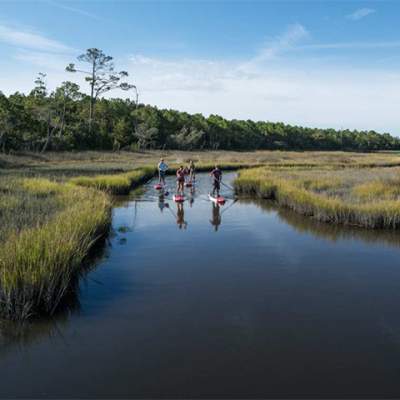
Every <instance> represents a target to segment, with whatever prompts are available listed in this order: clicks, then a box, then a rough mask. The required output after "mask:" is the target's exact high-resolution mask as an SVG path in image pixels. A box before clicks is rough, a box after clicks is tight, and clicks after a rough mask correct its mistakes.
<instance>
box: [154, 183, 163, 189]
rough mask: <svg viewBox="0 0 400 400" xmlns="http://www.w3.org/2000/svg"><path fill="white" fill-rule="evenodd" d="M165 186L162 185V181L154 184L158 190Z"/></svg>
mask: <svg viewBox="0 0 400 400" xmlns="http://www.w3.org/2000/svg"><path fill="white" fill-rule="evenodd" d="M162 188H163V185H161V183H157V184H156V185H154V189H156V190H161V189H162Z"/></svg>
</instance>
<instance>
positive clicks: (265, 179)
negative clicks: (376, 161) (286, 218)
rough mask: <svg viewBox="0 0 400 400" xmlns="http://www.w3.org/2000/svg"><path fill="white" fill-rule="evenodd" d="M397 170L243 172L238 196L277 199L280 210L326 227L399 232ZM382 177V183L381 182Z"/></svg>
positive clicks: (237, 183) (399, 192)
mask: <svg viewBox="0 0 400 400" xmlns="http://www.w3.org/2000/svg"><path fill="white" fill-rule="evenodd" d="M398 173H399V171H398V170H396V169H392V170H391V171H388V170H386V171H382V170H381V169H379V168H373V169H370V170H366V171H363V172H362V171H361V172H360V171H356V170H346V171H343V170H334V169H332V170H329V171H327V170H321V171H318V170H312V171H310V170H308V171H307V170H295V171H292V170H290V171H289V170H286V171H284V170H282V169H278V170H273V169H266V168H256V169H251V170H245V171H242V172H240V175H239V177H238V178H237V179H236V181H235V189H236V191H237V192H238V193H242V194H249V195H253V196H257V197H261V198H268V199H274V200H275V201H277V202H278V203H279V204H280V205H282V206H285V207H288V208H290V209H292V210H294V211H296V212H298V213H300V214H303V215H307V216H312V217H314V218H315V219H317V220H319V221H323V222H330V223H339V224H347V225H357V226H361V227H365V228H391V229H398V228H400V201H398V199H399V198H400V196H399V195H400V190H399V189H398V187H394V186H393V182H394V181H396V176H397V174H398ZM377 177H379V178H380V180H379V181H377Z"/></svg>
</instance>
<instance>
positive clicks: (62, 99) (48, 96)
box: [0, 49, 400, 152]
mask: <svg viewBox="0 0 400 400" xmlns="http://www.w3.org/2000/svg"><path fill="white" fill-rule="evenodd" d="M78 61H79V63H81V64H84V65H86V66H88V68H84V67H83V68H80V67H79V66H76V65H75V64H69V65H68V66H67V68H66V70H67V71H69V72H71V73H81V74H84V75H85V80H86V82H87V83H88V85H89V89H90V90H89V93H90V94H89V95H88V94H85V93H83V92H82V91H81V89H80V87H79V86H78V85H77V84H76V83H74V82H71V81H66V82H63V83H62V84H61V85H60V86H59V87H57V88H56V89H55V90H53V91H49V90H48V88H47V85H46V75H45V74H43V73H40V74H39V75H38V77H37V79H36V80H35V86H34V88H33V90H32V91H31V92H30V93H29V94H23V93H18V92H17V93H14V94H11V95H9V96H6V95H4V94H3V93H1V92H0V151H2V152H10V151H39V152H44V151H48V150H52V151H65V150H89V149H90V150H94V149H97V150H122V149H126V150H128V149H129V150H144V149H179V150H198V149H204V150H207V149H208V150H218V149H221V150H222V149H223V150H255V149H271V150H273V149H281V150H352V151H373V150H397V149H400V139H399V138H396V137H393V136H391V135H390V134H388V133H384V134H379V133H377V132H375V131H357V130H334V129H318V128H307V127H301V126H291V125H287V124H284V123H281V122H264V121H258V122H255V121H251V120H236V119H234V120H227V119H225V118H223V117H221V116H218V115H210V116H209V117H204V116H203V115H202V114H189V113H186V112H179V111H176V110H170V109H158V108H157V107H154V106H150V105H144V104H140V103H139V101H138V92H137V88H136V86H135V85H133V84H130V83H128V82H127V81H126V80H127V78H128V73H127V72H126V71H118V72H117V71H115V68H114V64H113V59H112V57H110V56H107V55H105V54H104V53H103V52H102V51H101V50H99V49H88V50H87V51H86V53H85V54H82V55H81V56H79V57H78ZM114 89H120V90H125V91H130V92H131V93H132V94H133V96H132V97H133V99H120V98H112V99H106V98H104V97H102V95H104V94H105V93H107V92H109V91H111V90H114Z"/></svg>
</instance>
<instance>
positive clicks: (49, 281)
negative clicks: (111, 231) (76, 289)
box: [0, 179, 111, 320]
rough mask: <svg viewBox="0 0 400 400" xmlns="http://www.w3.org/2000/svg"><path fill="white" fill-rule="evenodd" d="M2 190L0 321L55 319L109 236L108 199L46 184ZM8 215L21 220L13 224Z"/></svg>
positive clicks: (15, 184)
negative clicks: (93, 253)
mask: <svg viewBox="0 0 400 400" xmlns="http://www.w3.org/2000/svg"><path fill="white" fill-rule="evenodd" d="M0 189H2V190H3V193H4V194H5V198H6V199H5V200H4V199H3V201H4V203H5V204H4V203H2V202H0V217H1V221H2V223H3V226H4V223H8V225H7V226H6V228H4V227H3V231H2V233H3V235H4V236H2V237H1V240H0V316H1V317H3V318H8V319H14V320H17V319H18V320H20V319H27V318H30V317H32V316H37V315H42V314H47V315H51V314H53V313H54V312H55V310H56V309H57V307H58V306H59V305H60V302H61V301H62V300H63V299H64V298H65V297H66V296H67V295H68V291H69V290H70V289H71V284H72V282H73V280H74V278H76V277H77V276H78V274H79V271H80V268H81V266H82V262H83V260H84V259H85V257H86V256H87V255H88V253H89V251H90V249H91V248H92V246H93V245H94V244H95V243H96V242H97V240H98V239H99V238H100V237H101V236H102V235H103V234H104V233H105V232H106V231H107V228H108V226H109V225H110V222H111V212H110V210H111V203H110V200H109V198H108V197H107V195H106V194H104V193H100V192H97V191H94V190H90V189H84V188H79V187H76V186H73V185H61V184H57V183H54V182H50V181H46V180H44V179H32V180H28V179H14V180H13V181H10V182H8V184H4V183H3V185H0ZM38 202H40V203H41V207H40V208H38V207H36V205H35V204H37V203H38ZM26 206H27V208H26ZM7 207H8V208H7ZM38 212H39V213H38ZM10 213H12V214H14V215H17V214H20V215H21V217H19V219H17V221H13V220H12V219H10V217H9V214H10ZM3 217H4V219H3Z"/></svg>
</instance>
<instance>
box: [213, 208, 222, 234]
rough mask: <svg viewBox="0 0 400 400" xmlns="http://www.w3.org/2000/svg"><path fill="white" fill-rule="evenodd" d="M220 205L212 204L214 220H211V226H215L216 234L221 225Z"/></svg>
mask: <svg viewBox="0 0 400 400" xmlns="http://www.w3.org/2000/svg"><path fill="white" fill-rule="evenodd" d="M219 211H220V207H219V204H215V203H212V214H211V217H212V219H211V220H210V222H211V225H213V226H214V229H215V232H216V231H217V230H218V227H219V226H220V225H221V221H222V219H221V213H220V212H219Z"/></svg>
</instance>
